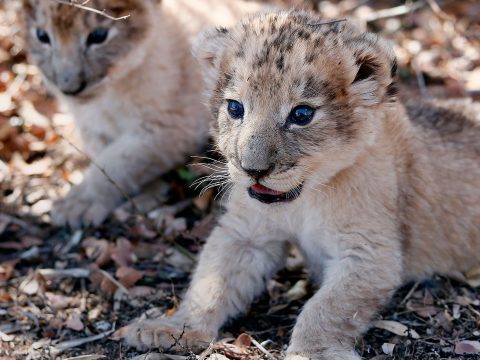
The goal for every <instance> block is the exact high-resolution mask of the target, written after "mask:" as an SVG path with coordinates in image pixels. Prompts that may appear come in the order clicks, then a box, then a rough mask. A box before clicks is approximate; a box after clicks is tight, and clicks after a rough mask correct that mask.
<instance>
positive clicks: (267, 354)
mask: <svg viewBox="0 0 480 360" xmlns="http://www.w3.org/2000/svg"><path fill="white" fill-rule="evenodd" d="M250 340H252V344H253V345H255V347H256V348H257V349H258V350H260V351H261V352H262V353H264V354H265V355H266V356H267V358H269V359H270V360H276V359H275V356H273V355H272V354H270V352H269V351H268V350H267V349H265V348H264V347H263V346H262V345H261V344H260V343H259V342H258V341H257V340H255V339H254V338H253V337H251V336H250Z"/></svg>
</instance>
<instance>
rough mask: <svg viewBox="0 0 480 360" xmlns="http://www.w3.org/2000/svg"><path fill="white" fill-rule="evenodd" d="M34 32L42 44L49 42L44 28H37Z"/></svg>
mask: <svg viewBox="0 0 480 360" xmlns="http://www.w3.org/2000/svg"><path fill="white" fill-rule="evenodd" d="M36 34H37V39H38V41H40V42H41V43H42V44H50V36H48V33H47V32H46V31H45V30H43V29H40V28H37V30H36Z"/></svg>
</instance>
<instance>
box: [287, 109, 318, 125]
mask: <svg viewBox="0 0 480 360" xmlns="http://www.w3.org/2000/svg"><path fill="white" fill-rule="evenodd" d="M313 115H315V109H312V108H311V107H310V106H306V105H301V106H297V107H295V108H293V110H292V111H291V112H290V115H288V123H289V124H295V125H299V126H305V125H308V124H309V123H310V122H311V121H312V120H313Z"/></svg>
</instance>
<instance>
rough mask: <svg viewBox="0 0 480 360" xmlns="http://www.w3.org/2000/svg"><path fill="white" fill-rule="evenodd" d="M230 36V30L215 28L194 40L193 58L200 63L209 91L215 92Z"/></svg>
mask: <svg viewBox="0 0 480 360" xmlns="http://www.w3.org/2000/svg"><path fill="white" fill-rule="evenodd" d="M228 36H229V30H228V29H226V28H215V29H210V30H207V31H205V32H202V33H200V34H199V35H197V36H196V37H195V38H194V40H193V46H192V52H193V56H194V57H196V58H197V60H198V62H199V63H200V66H201V68H202V72H203V77H204V79H205V83H206V86H207V89H208V91H211V90H213V89H214V87H215V84H216V82H217V78H218V72H219V69H220V61H221V58H222V55H223V52H224V49H225V46H226V42H227V39H228Z"/></svg>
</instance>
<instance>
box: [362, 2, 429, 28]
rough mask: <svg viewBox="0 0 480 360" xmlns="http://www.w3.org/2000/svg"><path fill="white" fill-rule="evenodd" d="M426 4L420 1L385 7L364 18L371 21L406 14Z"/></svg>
mask: <svg viewBox="0 0 480 360" xmlns="http://www.w3.org/2000/svg"><path fill="white" fill-rule="evenodd" d="M424 6H425V3H424V2H423V1H419V2H416V3H413V4H405V5H400V6H396V7H393V8H390V9H384V10H379V11H377V12H374V13H373V14H370V15H368V16H367V17H366V18H365V19H364V20H365V21H366V22H367V23H369V22H373V21H377V20H380V19H387V18H391V17H395V16H401V15H406V14H408V13H411V12H413V11H415V10H418V9H420V8H422V7H424Z"/></svg>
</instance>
